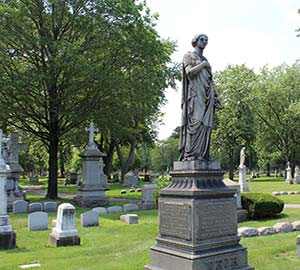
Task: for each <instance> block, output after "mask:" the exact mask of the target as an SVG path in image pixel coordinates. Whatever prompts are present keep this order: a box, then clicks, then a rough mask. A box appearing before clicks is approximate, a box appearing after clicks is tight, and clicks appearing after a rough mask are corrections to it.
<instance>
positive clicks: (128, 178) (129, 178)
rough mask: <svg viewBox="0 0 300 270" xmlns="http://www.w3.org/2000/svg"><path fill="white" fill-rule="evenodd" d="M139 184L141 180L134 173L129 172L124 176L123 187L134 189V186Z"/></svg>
mask: <svg viewBox="0 0 300 270" xmlns="http://www.w3.org/2000/svg"><path fill="white" fill-rule="evenodd" d="M138 184H139V178H138V177H137V176H136V175H135V174H134V173H132V172H128V173H127V174H125V176H124V184H123V186H126V187H132V186H138Z"/></svg>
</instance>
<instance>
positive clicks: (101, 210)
mask: <svg viewBox="0 0 300 270" xmlns="http://www.w3.org/2000/svg"><path fill="white" fill-rule="evenodd" d="M92 211H95V212H96V213H98V214H99V215H101V214H107V209H106V208H105V207H95V208H93V209H92Z"/></svg>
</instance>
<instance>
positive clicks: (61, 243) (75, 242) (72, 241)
mask: <svg viewBox="0 0 300 270" xmlns="http://www.w3.org/2000/svg"><path fill="white" fill-rule="evenodd" d="M49 241H50V242H51V243H52V244H53V245H54V246H55V247H65V246H79V245H80V237H79V236H78V235H75V236H69V237H62V238H58V237H57V236H55V235H53V234H51V233H50V234H49Z"/></svg>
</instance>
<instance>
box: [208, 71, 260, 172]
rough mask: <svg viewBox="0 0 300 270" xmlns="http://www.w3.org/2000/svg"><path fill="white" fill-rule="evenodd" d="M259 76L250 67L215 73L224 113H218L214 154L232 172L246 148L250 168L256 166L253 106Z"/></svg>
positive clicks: (214, 136)
mask: <svg viewBox="0 0 300 270" xmlns="http://www.w3.org/2000/svg"><path fill="white" fill-rule="evenodd" d="M256 79H257V76H256V75H255V73H254V72H253V70H251V69H248V68H247V67H246V66H244V65H242V66H228V67H227V68H226V69H225V70H224V71H222V72H219V73H217V74H215V83H216V87H217V89H218V90H219V91H220V95H221V97H222V104H223V106H224V109H223V110H220V111H219V112H218V114H217V129H216V130H215V131H214V133H213V139H212V151H213V155H214V156H216V157H217V158H218V159H219V160H221V162H222V164H223V166H225V167H226V168H229V169H231V170H233V169H235V168H236V166H237V165H238V164H239V154H240V150H241V148H242V147H243V146H246V152H247V162H248V164H247V166H248V167H250V168H252V167H254V165H255V155H254V151H253V148H252V145H253V144H254V140H255V117H254V114H253V110H252V108H251V106H250V104H249V100H250V97H251V93H252V92H253V91H254V90H255V88H254V87H255V81H256Z"/></svg>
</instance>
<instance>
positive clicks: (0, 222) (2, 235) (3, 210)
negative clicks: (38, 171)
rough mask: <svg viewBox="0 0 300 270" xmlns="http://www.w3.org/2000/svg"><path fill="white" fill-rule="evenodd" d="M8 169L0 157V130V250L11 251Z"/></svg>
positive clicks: (12, 234)
mask: <svg viewBox="0 0 300 270" xmlns="http://www.w3.org/2000/svg"><path fill="white" fill-rule="evenodd" d="M9 173H10V168H9V166H8V165H7V164H5V162H4V159H3V156H2V130H1V129H0V249H12V248H15V247H16V233H15V232H14V231H13V229H12V226H11V225H10V223H9V216H8V214H7V191H6V182H7V175H8V174H9Z"/></svg>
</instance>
